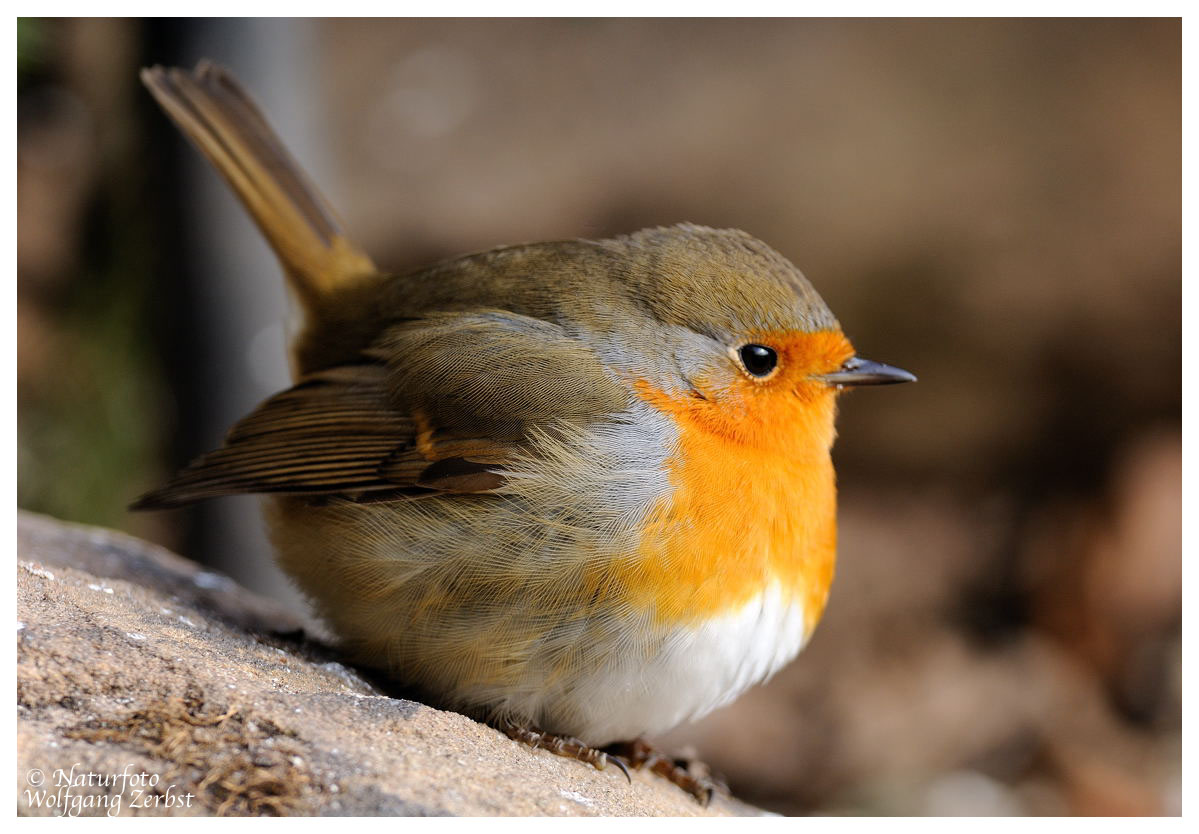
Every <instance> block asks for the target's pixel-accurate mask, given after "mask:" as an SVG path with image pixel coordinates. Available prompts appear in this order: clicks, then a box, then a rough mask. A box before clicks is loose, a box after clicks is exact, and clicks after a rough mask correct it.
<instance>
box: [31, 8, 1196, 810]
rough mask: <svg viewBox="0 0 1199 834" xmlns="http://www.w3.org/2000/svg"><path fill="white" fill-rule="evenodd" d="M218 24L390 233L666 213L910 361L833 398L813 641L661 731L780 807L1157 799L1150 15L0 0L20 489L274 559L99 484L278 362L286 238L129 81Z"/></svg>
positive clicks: (213, 47)
mask: <svg viewBox="0 0 1199 834" xmlns="http://www.w3.org/2000/svg"><path fill="white" fill-rule="evenodd" d="M201 57H211V58H214V59H217V60H219V61H221V62H222V63H225V64H227V65H228V66H230V67H231V68H232V69H233V70H234V71H235V72H236V73H237V74H238V75H239V76H240V77H241V79H242V80H243V82H244V83H245V84H246V86H247V87H248V88H249V89H250V90H251V91H252V92H253V93H254V95H255V96H256V98H257V99H258V101H259V102H260V103H261V104H262V105H263V107H264V109H265V111H266V112H267V114H268V115H269V117H270V118H271V120H272V121H273V122H274V124H275V126H276V128H277V129H278V131H279V133H280V134H281V135H282V136H283V137H284V138H285V139H286V141H287V143H288V144H289V146H290V147H291V148H292V150H293V152H294V154H295V155H296V156H297V157H298V158H299V159H300V160H301V161H302V162H303V163H304V165H305V167H306V168H307V169H308V170H309V172H310V173H311V174H312V176H313V179H314V180H315V181H316V182H318V183H320V184H321V187H322V189H323V190H324V191H325V192H326V193H327V195H328V196H329V197H330V199H331V201H332V202H333V204H334V205H335V206H337V207H338V209H339V210H340V212H341V214H342V217H343V219H344V221H345V225H346V227H347V228H348V229H349V230H350V232H351V235H352V236H353V237H354V238H355V239H356V240H358V241H359V242H361V243H363V244H364V245H365V248H366V249H367V250H368V251H370V252H371V253H372V255H373V256H374V257H375V260H376V261H377V262H378V263H380V264H381V265H384V266H386V267H389V268H391V269H393V270H397V271H400V270H407V269H410V268H415V267H419V266H422V265H426V264H428V263H430V262H432V261H434V260H436V259H438V258H441V257H445V256H450V255H455V254H460V253H463V252H467V251H471V250H478V249H485V248H489V247H492V246H496V245H500V244H507V243H516V242H521V241H530V240H538V239H552V238H565V237H600V236H607V235H611V234H617V233H622V232H629V231H633V230H635V229H638V228H641V227H644V226H650V225H658V224H669V223H674V222H677V221H682V220H689V221H694V222H697V223H702V224H706V225H710V226H718V227H725V226H731V227H739V228H742V229H745V230H747V231H749V232H750V233H752V234H754V235H756V236H758V237H760V238H762V239H763V240H765V241H767V242H768V243H770V244H771V245H773V246H774V247H775V248H777V249H778V250H780V251H781V252H782V253H783V254H784V255H786V256H787V257H789V258H790V259H791V260H792V261H794V262H795V263H796V264H797V265H798V266H799V267H800V268H801V269H803V270H804V272H805V273H806V274H807V275H808V277H809V278H810V279H811V280H812V281H813V283H814V284H815V285H816V287H817V288H818V289H819V291H820V292H821V293H822V294H823V296H824V298H825V299H826V300H827V301H828V303H829V305H830V306H831V307H832V309H833V310H834V311H835V312H836V313H837V315H838V317H839V318H840V320H841V322H842V324H843V325H844V327H845V330H846V332H847V333H848V334H849V336H850V338H852V339H853V341H854V344H855V345H856V346H857V347H858V349H859V350H860V351H861V352H862V353H863V354H864V355H866V356H869V357H871V358H875V359H879V360H884V361H887V362H892V363H894V364H897V365H899V366H901V367H904V368H908V369H910V370H912V371H914V372H915V373H916V374H918V375H919V377H920V382H919V384H917V385H911V386H902V387H899V388H894V389H887V390H877V391H876V390H870V391H860V392H856V393H853V394H851V395H849V396H847V397H845V398H844V399H843V400H842V417H841V420H840V423H839V428H840V439H839V441H838V445H837V448H836V450H835V456H836V460H837V467H838V476H839V482H840V489H841V496H842V498H841V529H842V534H841V547H840V563H839V567H838V578H837V581H836V583H835V585H834V587H833V592H832V597H831V600H830V605H829V609H828V614H827V616H826V618H825V621H824V623H823V624H822V625H821V627H820V629H819V630H818V631H817V633H816V635H815V637H814V639H813V641H812V643H811V645H810V647H809V648H808V649H807V650H806V651H805V653H804V654H803V655H801V657H800V658H799V660H798V661H797V662H795V663H794V664H792V665H791V666H790V667H788V668H787V669H785V670H784V671H783V672H781V673H780V674H779V675H778V676H777V677H776V678H775V679H774V680H773V681H771V682H770V684H768V685H767V686H765V687H761V688H758V689H755V690H753V691H751V692H750V693H748V694H747V695H745V696H744V697H742V698H741V699H740V700H739V701H738V702H736V703H735V704H734V705H733V706H731V707H729V708H726V709H724V710H721V711H719V712H717V713H715V714H713V715H712V716H711V717H710V718H708V719H706V720H705V721H703V722H702V723H700V724H697V725H695V726H692V727H689V728H684V729H682V730H680V731H677V732H675V733H674V734H672V735H671V736H670V737H669V738H667V739H665V742H666V743H667V744H669V745H670V746H672V747H673V748H674V749H676V750H681V751H690V752H693V753H697V754H698V755H699V756H700V757H701V758H702V759H703V760H704V761H706V762H707V763H708V764H710V765H711V766H712V767H713V768H714V769H715V770H716V771H718V772H720V773H723V774H724V775H725V776H726V778H727V780H728V782H729V783H730V785H731V786H732V788H733V790H734V791H735V792H736V793H737V794H738V795H739V796H741V797H743V798H744V799H746V800H749V801H751V802H755V803H758V804H760V805H761V806H763V807H766V808H769V809H772V810H775V811H779V812H783V813H833V814H842V813H848V814H862V813H864V814H988V813H996V814H1176V813H1178V812H1179V810H1180V803H1181V798H1180V793H1181V789H1180V768H1181V753H1180V738H1179V736H1180V727H1181V700H1180V690H1181V640H1180V620H1181V535H1180V528H1181V471H1182V470H1181V384H1180V380H1181V335H1180V334H1181V219H1180V214H1181V189H1180V175H1181V76H1180V73H1181V25H1180V23H1179V22H1178V21H1176V20H1152V21H1148V20H1147V21H1139V20H1127V19H1125V20H1054V21H1048V20H1043V21H1018V20H999V21H996V20H992V21H940V20H920V21H896V20H888V21H870V20H852V21H837V20H818V21H806V20H737V21H721V20H703V21H671V20H636V21H633V20H556V21H537V20H505V21H472V20H454V21H447V20H419V21H403V20H397V21H377V20H357V21H349V20H347V21H303V22H297V21H285V20H270V21H253V20H249V21H188V20H177V19H176V20H171V21H134V20H37V19H26V20H21V21H20V22H19V23H18V66H17V81H18V102H19V104H18V107H19V110H18V114H19V115H18V160H17V165H18V211H19V227H18V292H17V298H18V307H17V312H18V340H19V342H18V343H19V351H18V496H19V503H20V505H21V506H22V507H25V508H28V509H31V510H36V511H39V512H44V513H49V514H52V515H55V516H57V517H59V518H63V519H68V520H73V521H81V522H88V523H92V524H100V525H105V526H109V527H115V528H119V529H123V530H127V531H129V532H131V533H135V534H137V535H140V536H144V537H146V538H149V539H152V540H154V541H157V542H160V543H162V544H165V545H167V546H168V547H171V548H172V549H174V550H176V551H178V552H180V553H183V554H184V555H187V556H189V557H191V558H193V559H196V560H199V561H203V562H206V563H208V564H210V565H213V566H215V567H217V568H219V569H221V570H224V571H227V572H229V573H231V574H233V575H235V576H236V577H237V578H238V579H240V580H241V581H243V582H244V583H246V584H248V585H250V586H251V587H253V588H255V589H257V590H260V591H263V592H265V593H269V594H273V595H276V596H282V597H285V598H287V597H288V595H291V598H293V599H294V598H295V597H294V592H293V591H292V590H291V589H290V586H288V585H287V583H286V580H284V579H282V578H281V577H280V576H279V575H278V574H277V572H275V571H274V569H273V568H272V567H271V566H270V558H269V551H268V550H267V548H266V545H265V540H264V537H263V534H262V531H261V526H260V523H259V521H258V517H257V512H256V504H255V499H253V498H240V499H225V500H222V501H217V502H210V503H209V504H207V505H203V506H200V507H196V508H193V509H190V510H187V511H180V512H172V513H152V514H129V513H127V512H126V510H125V506H126V505H127V504H128V503H129V502H130V501H131V500H133V499H134V498H135V497H136V496H137V495H138V494H139V493H140V492H142V491H144V490H146V489H148V488H150V487H152V486H154V485H157V484H158V483H159V482H161V481H162V480H163V479H165V478H166V477H167V476H168V475H169V474H170V473H171V471H172V470H174V469H175V468H176V467H178V466H180V465H182V464H184V463H186V461H187V460H188V459H190V458H191V457H192V456H194V455H196V454H198V453H200V452H202V451H205V450H207V449H209V448H211V447H213V446H215V445H216V444H218V443H219V441H220V438H221V436H222V435H223V433H224V431H225V429H226V428H227V427H228V426H229V425H230V424H231V423H232V422H234V421H235V420H236V419H237V418H239V417H240V416H242V415H243V414H245V413H246V412H247V411H249V410H250V409H251V408H253V406H254V405H255V404H256V403H257V402H258V401H260V400H261V399H263V398H264V397H266V396H267V395H269V394H270V393H272V392H274V391H276V390H278V389H280V388H283V387H285V386H286V385H287V365H286V361H285V353H284V350H285V340H286V333H285V328H284V325H283V321H284V318H285V314H286V302H285V298H284V294H283V290H282V280H281V278H280V276H279V273H278V269H277V267H276V265H275V263H274V261H273V259H272V256H271V255H270V253H269V250H268V249H267V247H266V246H265V244H264V243H262V242H261V240H260V239H259V237H258V235H257V232H256V231H255V230H254V229H253V227H252V226H251V224H250V223H249V221H248V220H247V219H246V216H245V215H244V214H243V213H242V211H241V209H240V208H238V207H237V206H236V204H235V203H234V202H233V200H232V198H231V197H230V196H229V195H228V194H227V192H226V191H225V188H224V186H223V184H221V183H220V182H219V181H218V180H217V178H216V176H215V175H214V174H213V173H212V172H211V171H210V170H209V169H208V168H207V166H206V164H205V163H203V162H202V161H201V160H200V157H199V155H198V154H196V153H195V152H194V151H193V150H192V149H191V148H190V147H188V146H186V145H185V144H184V142H183V141H182V140H181V139H180V138H179V137H178V135H177V134H176V133H175V130H174V128H173V127H172V126H171V125H170V124H169V123H168V122H167V120H166V119H165V118H164V117H163V116H162V115H161V114H160V113H159V112H157V110H156V108H155V106H154V104H153V102H152V101H151V99H150V97H149V95H148V94H147V93H145V92H144V90H143V89H142V87H141V85H140V84H139V82H138V80H137V71H138V68H139V67H141V66H143V65H145V64H150V63H170V64H184V65H191V64H192V63H194V62H195V61H196V60H197V59H199V58H201Z"/></svg>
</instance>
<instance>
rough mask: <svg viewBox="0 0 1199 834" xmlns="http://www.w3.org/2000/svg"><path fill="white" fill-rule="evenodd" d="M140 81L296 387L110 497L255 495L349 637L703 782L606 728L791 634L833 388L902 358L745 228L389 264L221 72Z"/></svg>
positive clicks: (646, 730)
mask: <svg viewBox="0 0 1199 834" xmlns="http://www.w3.org/2000/svg"><path fill="white" fill-rule="evenodd" d="M142 80H143V81H144V82H145V84H146V85H147V86H148V87H149V89H150V91H151V92H152V93H153V95H154V97H155V98H156V99H157V100H158V102H159V104H160V105H162V107H163V108H164V109H165V110H166V112H167V113H168V114H169V115H170V117H171V118H172V119H173V120H174V121H175V122H176V124H177V125H178V126H179V127H180V128H181V129H182V130H183V132H184V133H185V134H186V135H187V136H188V137H189V138H190V139H191V140H192V141H193V142H194V143H195V144H196V145H197V146H198V147H199V149H200V150H201V151H202V152H203V153H204V154H205V156H207V157H208V159H209V160H210V161H211V162H212V163H213V164H214V165H215V166H216V168H217V169H218V170H219V171H220V173H221V174H222V175H223V176H224V178H225V179H226V180H227V181H228V183H229V184H230V186H232V188H233V189H234V190H235V191H236V192H237V195H238V197H239V198H240V199H241V201H242V203H243V204H244V205H245V206H246V208H247V209H248V211H249V213H250V214H251V215H252V217H253V219H254V221H255V222H256V223H257V225H258V227H259V228H260V229H261V231H262V233H263V234H264V235H265V237H266V239H267V241H268V242H269V243H270V245H271V247H272V248H273V249H274V251H275V253H276V255H277V256H278V258H279V261H280V262H281V264H282V266H283V270H284V272H285V273H286V276H287V279H288V284H289V286H290V288H291V289H292V290H293V291H294V294H295V296H296V297H297V298H298V300H299V302H300V307H301V309H302V311H303V326H302V330H301V331H300V332H299V334H298V337H297V339H296V340H295V342H294V344H293V346H292V359H293V369H294V374H295V384H294V385H293V386H292V387H291V388H289V389H287V390H285V391H283V392H282V393H279V394H277V395H275V396H273V397H271V398H270V399H268V400H266V401H265V402H264V403H262V404H261V405H260V406H258V407H257V408H256V409H255V410H254V411H253V412H251V413H250V414H249V415H248V416H247V417H245V418H244V419H242V420H241V421H240V422H238V423H237V424H236V425H234V426H233V428H232V429H231V430H230V431H229V434H228V436H227V437H226V439H225V442H224V445H222V446H221V448H219V449H217V450H216V451H213V452H211V453H209V454H206V455H203V456H202V457H200V458H199V459H197V460H196V461H194V462H193V463H192V464H191V465H190V466H188V467H187V468H186V469H185V470H183V471H182V472H181V473H180V474H179V475H177V476H176V477H175V478H174V480H172V481H171V482H170V483H168V484H167V485H166V486H164V487H162V488H160V489H157V490H154V491H152V492H150V493H148V494H147V495H145V496H143V497H142V498H141V499H140V500H139V501H138V502H137V503H136V504H135V505H134V506H135V508H138V509H147V508H169V507H177V506H180V505H183V504H187V503H189V502H193V501H198V500H201V499H206V498H212V497H216V496H221V495H231V494H236V493H262V494H265V495H267V496H269V500H268V501H267V502H266V503H265V514H266V519H267V522H268V528H269V530H270V534H271V538H272V541H273V544H274V546H275V549H276V551H277V554H278V560H279V563H280V565H281V566H282V567H283V568H284V569H285V570H286V571H287V572H288V573H289V574H290V575H291V577H293V578H294V580H295V581H296V582H297V583H298V585H299V587H300V588H301V589H302V590H303V591H304V592H305V593H306V594H307V595H308V596H309V597H310V598H311V600H312V601H313V603H314V604H315V606H316V608H317V610H318V612H319V614H320V615H321V616H322V617H323V618H324V619H325V620H326V621H327V622H328V623H329V624H330V625H331V627H332V628H333V629H334V631H335V632H336V633H337V634H338V635H339V637H340V639H341V641H342V642H343V643H344V646H345V648H346V650H347V651H348V652H350V653H351V654H352V656H353V657H354V658H355V659H357V660H358V661H360V662H362V663H365V664H369V665H372V666H375V667H380V668H382V669H384V670H386V671H387V672H388V673H390V675H392V676H394V677H395V678H396V679H397V680H399V681H402V682H404V683H406V684H408V685H411V686H414V687H416V688H417V689H419V690H420V691H423V692H424V693H426V694H427V695H428V697H429V698H430V699H431V700H433V701H434V702H436V703H438V704H439V705H441V706H445V707H447V708H450V709H456V710H459V711H462V712H465V713H466V714H469V715H472V716H475V717H478V718H480V719H482V720H484V721H488V722H490V723H492V724H493V725H495V726H497V727H500V728H502V729H504V730H505V731H507V732H508V733H509V735H511V736H512V737H514V738H516V739H519V740H522V741H525V742H527V743H530V744H532V745H534V746H542V747H546V748H548V749H551V750H553V751H554V752H557V753H560V754H562V755H566V756H571V757H573V758H577V759H580V760H582V761H584V762H589V763H591V764H593V765H595V766H597V767H601V768H602V767H603V766H604V764H605V763H607V762H608V761H612V760H613V759H612V758H610V757H609V754H608V753H605V752H603V751H602V750H601V749H600V748H604V747H608V748H609V750H620V751H623V752H624V754H625V757H624V758H623V759H621V758H616V759H615V762H616V763H617V764H618V765H620V766H621V767H622V769H624V768H625V765H626V762H629V763H632V764H633V765H635V766H640V765H645V764H647V763H648V764H649V765H650V766H651V768H652V769H653V770H655V771H657V772H659V773H662V775H664V776H666V777H668V778H670V779H671V780H672V781H675V782H676V783H678V784H679V785H680V786H682V787H684V788H685V789H687V790H689V791H691V792H692V793H694V794H696V795H697V797H700V798H701V799H703V798H704V797H706V796H707V793H706V791H707V787H706V786H705V785H703V784H700V783H699V781H697V780H696V779H695V778H693V777H692V776H690V774H688V773H687V772H686V771H685V770H684V769H682V768H680V767H678V766H676V765H675V764H674V763H672V762H669V761H667V760H665V759H663V758H662V757H660V756H658V755H657V754H656V753H653V752H652V751H651V752H646V751H650V750H651V749H650V748H648V747H646V746H645V745H644V744H642V743H633V740H636V739H638V738H639V737H640V736H642V735H643V734H649V735H652V734H655V733H661V732H664V731H666V730H669V729H670V728H672V727H674V726H676V725H677V724H679V723H681V722H685V721H688V720H692V719H696V718H699V717H700V716H702V715H704V714H706V713H707V712H709V711H711V710H713V709H715V708H717V707H719V706H721V705H723V704H727V703H729V702H730V701H732V700H733V699H734V698H736V697H737V696H738V695H739V694H740V693H741V692H743V691H744V690H745V689H746V688H748V687H750V686H752V685H754V684H757V683H760V682H762V681H764V680H766V679H767V678H769V677H770V676H771V675H773V674H774V673H775V672H776V671H778V670H779V669H780V668H781V667H782V666H783V665H784V664H786V663H787V662H788V661H790V660H791V659H792V658H793V657H795V655H796V654H797V653H798V652H799V651H800V649H801V648H803V646H804V644H805V643H806V642H807V641H808V639H809V638H810V637H811V635H812V631H813V629H814V628H815V627H816V624H817V622H818V621H819V620H820V617H821V614H822V613H823V611H824V607H825V601H826V599H827V597H828V592H829V585H830V583H831V582H832V579H833V567H834V561H835V552H836V538H837V528H836V495H835V493H836V489H835V484H834V474H833V464H832V459H831V456H830V449H831V447H832V444H833V438H834V434H835V432H834V427H833V423H834V416H835V412H836V401H837V395H838V393H839V392H841V391H842V390H844V389H845V388H847V387H850V386H858V385H880V384H888V383H898V382H909V381H912V380H914V379H915V377H913V376H912V375H911V374H909V373H907V372H906V371H902V370H899V369H898V368H893V367H890V366H888V365H883V364H881V363H878V362H872V361H869V360H866V359H862V358H860V357H858V356H856V355H855V353H854V349H853V347H852V346H851V345H850V343H849V340H848V339H847V338H846V337H845V335H844V334H843V333H842V332H841V328H840V325H839V324H838V322H837V319H836V318H834V316H833V314H832V313H831V312H830V311H829V309H828V307H827V306H825V304H824V302H823V301H822V300H821V298H820V296H819V295H817V293H816V291H815V290H814V289H813V288H812V285H811V284H810V283H808V281H807V279H806V278H804V276H803V275H802V274H801V273H800V271H799V270H798V269H796V268H795V267H794V266H792V265H791V263H790V262H788V261H787V260H786V259H785V258H783V257H782V256H781V255H779V254H778V253H777V252H775V251H774V250H773V249H771V248H770V247H769V246H767V245H766V244H764V243H762V242H761V241H759V240H757V239H755V238H753V237H751V236H750V235H748V234H746V233H744V232H741V231H734V230H716V229H709V228H704V227H702V226H696V225H691V224H680V225H677V226H671V227H669V228H655V229H646V230H643V231H640V232H636V233H634V234H630V235H625V236H621V237H616V238H612V239H610V240H595V241H593V240H570V241H558V242H552V243H535V244H528V245H521V246H508V247H502V248H499V249H494V250H491V251H488V252H483V253H479V254H473V255H467V256H465V257H461V258H457V259H454V260H450V261H446V262H444V263H440V264H437V265H436V266H433V267H431V268H428V269H426V270H424V271H421V272H417V273H415V274H411V275H390V274H387V273H385V272H382V271H380V270H379V269H377V268H376V267H375V265H374V264H373V263H372V261H371V259H370V258H369V257H368V256H367V255H366V254H365V253H364V252H363V251H362V250H361V249H359V248H357V247H356V246H355V245H354V244H352V243H351V242H350V241H349V240H347V239H346V238H345V237H344V236H343V234H342V232H341V229H340V227H339V226H338V224H337V222H336V220H335V219H334V215H333V213H332V212H331V211H330V210H329V208H328V206H327V205H326V203H325V202H324V200H323V199H322V198H321V197H320V195H319V194H318V193H317V191H316V190H315V189H314V188H313V187H312V185H311V184H310V183H309V182H308V180H307V178H306V177H305V175H304V174H303V173H302V172H301V171H300V169H299V168H298V166H297V165H296V164H295V162H294V161H293V160H292V159H291V158H290V156H289V155H288V154H287V152H286V150H284V148H283V145H282V144H281V143H280V141H279V140H278V139H277V138H276V136H275V135H274V133H273V132H272V131H271V128H270V127H269V126H268V124H267V122H266V120H265V119H264V118H263V116H262V114H261V113H260V112H259V110H258V108H257V107H256V106H255V105H254V104H253V102H252V101H251V100H250V99H249V97H248V96H247V95H246V93H245V92H243V90H242V89H241V87H240V86H239V85H238V84H237V82H236V81H235V80H234V78H233V77H232V76H231V75H230V74H229V73H228V72H227V71H225V70H224V69H222V68H220V67H217V66H215V65H213V64H210V63H206V62H204V63H201V64H200V65H199V66H198V67H197V68H196V70H195V71H194V72H190V73H189V72H186V71H184V70H180V69H163V68H161V67H154V68H152V69H147V70H144V71H143V72H142ZM622 742H623V743H626V744H625V746H624V747H615V748H614V747H611V745H614V744H617V743H622ZM626 775H627V770H626Z"/></svg>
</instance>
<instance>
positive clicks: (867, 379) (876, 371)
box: [816, 356, 916, 386]
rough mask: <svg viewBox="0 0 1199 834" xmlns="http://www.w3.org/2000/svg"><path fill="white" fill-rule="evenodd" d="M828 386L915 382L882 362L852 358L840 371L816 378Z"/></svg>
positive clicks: (901, 371)
mask: <svg viewBox="0 0 1199 834" xmlns="http://www.w3.org/2000/svg"><path fill="white" fill-rule="evenodd" d="M816 378H817V379H822V380H824V381H825V382H827V383H828V384H829V385H837V386H842V385H895V384H896V383H899V382H915V381H916V377H915V375H913V374H910V373H908V372H907V371H905V370H903V369H901V368H893V367H891V366H890V365H884V364H883V363H882V362H871V361H870V360H869V359H862V358H861V357H858V356H854V357H853V358H851V359H847V360H846V361H845V364H844V365H842V366H841V370H839V371H834V372H833V373H831V374H820V375H819V376H817V377H816Z"/></svg>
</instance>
